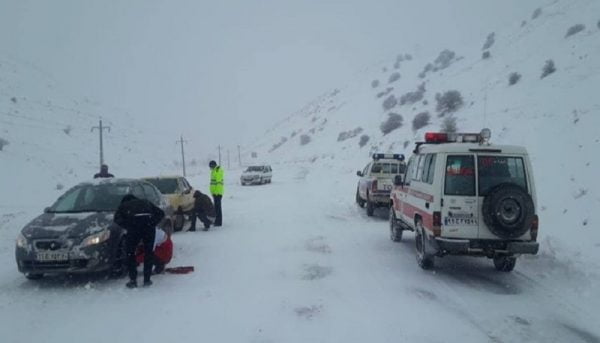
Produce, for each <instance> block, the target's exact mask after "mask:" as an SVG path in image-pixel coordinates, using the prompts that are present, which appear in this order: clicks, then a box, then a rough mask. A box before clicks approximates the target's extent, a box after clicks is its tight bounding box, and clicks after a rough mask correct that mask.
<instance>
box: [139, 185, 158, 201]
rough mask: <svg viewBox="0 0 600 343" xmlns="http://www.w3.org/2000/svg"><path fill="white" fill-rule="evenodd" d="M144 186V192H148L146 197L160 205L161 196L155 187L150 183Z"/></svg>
mask: <svg viewBox="0 0 600 343" xmlns="http://www.w3.org/2000/svg"><path fill="white" fill-rule="evenodd" d="M142 187H143V188H144V193H146V199H148V200H150V202H152V203H153V204H154V205H156V206H158V205H159V204H160V197H159V196H158V194H156V192H155V191H154V188H152V186H150V185H142Z"/></svg>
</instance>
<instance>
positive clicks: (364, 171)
mask: <svg viewBox="0 0 600 343" xmlns="http://www.w3.org/2000/svg"><path fill="white" fill-rule="evenodd" d="M370 168H371V163H369V164H367V166H366V167H365V169H364V170H363V175H365V176H366V175H367V174H369V169H370Z"/></svg>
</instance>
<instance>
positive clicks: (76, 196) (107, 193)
mask: <svg viewBox="0 0 600 343" xmlns="http://www.w3.org/2000/svg"><path fill="white" fill-rule="evenodd" d="M129 193H131V186H130V185H127V184H103V185H82V186H77V187H75V188H72V189H70V190H69V191H67V192H66V193H65V194H64V195H62V196H61V197H60V198H58V200H57V201H56V203H54V205H52V206H51V207H50V209H49V212H52V213H74V212H105V211H108V212H114V211H116V210H117V207H119V204H120V203H121V199H123V196H125V195H126V194H129Z"/></svg>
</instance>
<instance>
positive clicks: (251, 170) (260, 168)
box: [246, 167, 263, 172]
mask: <svg viewBox="0 0 600 343" xmlns="http://www.w3.org/2000/svg"><path fill="white" fill-rule="evenodd" d="M246 171H247V172H260V171H263V167H248V169H246Z"/></svg>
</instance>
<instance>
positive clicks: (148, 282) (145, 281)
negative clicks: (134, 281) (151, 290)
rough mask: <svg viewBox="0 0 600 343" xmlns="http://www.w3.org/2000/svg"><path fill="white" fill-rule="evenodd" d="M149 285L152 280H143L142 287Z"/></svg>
mask: <svg viewBox="0 0 600 343" xmlns="http://www.w3.org/2000/svg"><path fill="white" fill-rule="evenodd" d="M150 286H152V281H150V280H144V287H150Z"/></svg>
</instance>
